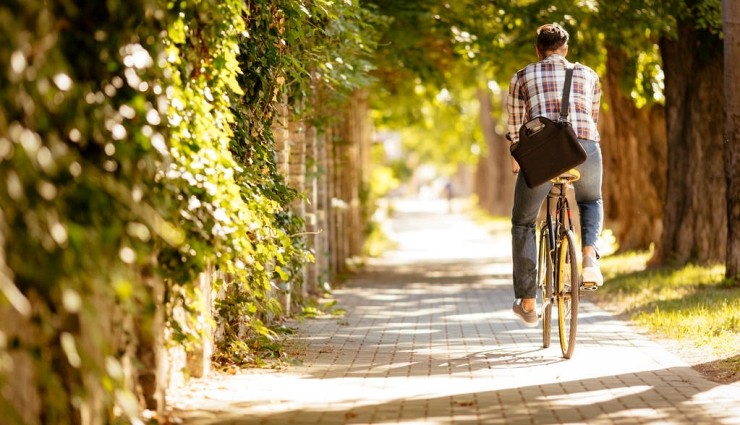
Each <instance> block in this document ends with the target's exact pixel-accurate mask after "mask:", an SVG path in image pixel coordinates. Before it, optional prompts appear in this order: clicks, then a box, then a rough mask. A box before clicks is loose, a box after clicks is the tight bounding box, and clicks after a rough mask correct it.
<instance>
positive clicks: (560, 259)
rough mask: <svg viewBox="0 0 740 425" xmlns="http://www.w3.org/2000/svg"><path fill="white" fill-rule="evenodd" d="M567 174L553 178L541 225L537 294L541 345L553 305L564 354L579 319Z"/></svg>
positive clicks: (570, 350) (570, 351) (570, 352)
mask: <svg viewBox="0 0 740 425" xmlns="http://www.w3.org/2000/svg"><path fill="white" fill-rule="evenodd" d="M576 178H577V177H576ZM571 180H572V177H570V176H561V177H560V178H558V179H556V180H553V187H552V188H551V190H550V192H549V193H548V194H547V203H546V206H547V209H546V216H545V220H544V222H543V224H542V225H541V227H540V246H539V249H538V250H539V254H538V260H537V261H538V264H537V266H538V278H537V287H538V293H539V294H540V296H541V299H542V307H541V308H542V310H541V317H542V346H543V347H544V348H547V347H549V346H550V336H551V326H552V306H553V305H555V306H556V307H557V312H558V331H559V335H560V347H561V349H562V351H563V357H565V358H570V357H571V356H572V355H573V350H574V347H575V338H576V328H577V320H578V299H579V298H580V297H579V291H580V282H579V279H578V276H579V274H578V266H577V264H576V263H577V260H576V253H575V247H574V243H575V242H574V240H575V237H574V231H573V221H572V217H571V211H570V205H569V203H568V198H567V196H566V191H567V185H568V182H569V181H571Z"/></svg>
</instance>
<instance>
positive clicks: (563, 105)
mask: <svg viewBox="0 0 740 425" xmlns="http://www.w3.org/2000/svg"><path fill="white" fill-rule="evenodd" d="M572 80H573V68H572V67H569V68H566V69H565V85H564V86H563V98H562V99H561V100H560V121H567V120H568V107H569V106H570V105H569V101H570V86H571V81H572Z"/></svg>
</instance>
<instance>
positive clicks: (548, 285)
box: [537, 226, 553, 348]
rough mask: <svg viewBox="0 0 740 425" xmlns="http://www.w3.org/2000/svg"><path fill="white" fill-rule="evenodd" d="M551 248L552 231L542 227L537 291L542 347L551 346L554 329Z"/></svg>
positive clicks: (538, 257)
mask: <svg viewBox="0 0 740 425" xmlns="http://www.w3.org/2000/svg"><path fill="white" fill-rule="evenodd" d="M551 252H552V250H551V249H550V232H549V230H548V229H547V226H542V228H541V229H540V244H539V253H538V256H537V293H538V294H539V296H540V306H541V307H540V309H541V310H540V316H541V317H540V318H541V319H542V347H543V348H547V347H549V346H550V333H551V332H550V331H551V329H552V304H551V303H550V300H552V288H553V283H552V282H553V275H552V260H551V258H552V257H551Z"/></svg>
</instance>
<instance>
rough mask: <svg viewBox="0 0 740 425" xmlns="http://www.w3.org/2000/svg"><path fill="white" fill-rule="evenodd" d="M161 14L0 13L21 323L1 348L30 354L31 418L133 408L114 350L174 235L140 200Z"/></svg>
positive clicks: (159, 93) (7, 237)
mask: <svg viewBox="0 0 740 425" xmlns="http://www.w3.org/2000/svg"><path fill="white" fill-rule="evenodd" d="M162 16H163V14H162V11H161V10H159V9H158V8H157V7H156V4H155V3H154V2H152V1H147V0H141V1H139V0H133V1H125V2H123V1H108V2H80V3H79V4H75V3H71V2H61V1H35V0H24V1H22V2H18V1H10V2H9V3H8V2H6V3H5V4H4V5H3V6H2V7H1V8H0V28H1V29H0V40H2V44H0V64H2V66H0V68H2V69H3V72H2V73H0V87H2V88H3V89H2V91H0V152H2V154H1V155H0V181H2V182H4V184H3V185H2V186H0V203H1V204H2V205H3V209H2V217H1V218H2V221H1V222H0V229H1V230H0V232H1V234H2V236H3V238H4V244H5V247H6V248H8V247H12V248H10V249H6V250H5V260H6V261H7V265H8V268H9V270H10V271H11V272H12V277H14V284H15V287H16V288H17V290H18V291H19V292H15V291H14V290H13V289H12V284H10V286H8V284H6V283H3V285H2V286H3V287H4V288H5V289H4V290H3V294H4V297H3V298H4V299H6V300H10V301H12V304H13V306H14V308H15V310H16V311H17V312H18V313H19V314H20V315H21V316H23V317H25V318H27V319H28V320H27V321H25V320H24V321H23V322H22V323H18V325H19V326H18V327H17V328H15V329H16V330H14V331H11V333H10V335H7V336H8V337H9V338H10V339H11V341H10V343H9V345H8V346H9V347H12V349H13V350H17V352H19V353H22V352H26V353H30V354H31V357H30V360H31V364H32V367H33V369H34V371H35V374H34V378H33V379H34V382H33V384H34V385H35V386H36V387H37V388H39V389H41V390H42V391H41V392H40V393H39V395H40V397H41V400H40V402H41V404H42V406H43V409H42V412H41V415H42V416H41V418H39V420H40V421H41V422H43V423H56V424H64V423H72V422H76V421H77V419H75V418H77V417H78V415H79V414H80V412H81V411H82V410H84V409H95V410H96V411H98V412H99V414H101V415H103V416H105V417H107V418H108V419H107V420H108V421H115V420H119V419H122V418H127V417H128V418H133V417H136V416H137V415H138V407H137V405H136V402H134V403H133V404H132V403H130V401H131V400H135V397H134V396H133V394H132V393H131V392H129V388H128V387H127V386H126V385H125V384H124V382H125V381H126V380H127V379H128V377H126V376H125V375H124V372H123V367H122V364H121V363H120V361H119V360H120V359H119V357H118V354H117V353H119V351H120V350H125V349H126V347H125V345H124V341H127V340H135V339H136V335H135V334H134V333H133V326H132V318H134V317H138V316H139V315H143V316H146V315H147V314H150V312H151V307H152V298H151V294H150V292H149V288H148V287H147V286H146V285H142V284H141V280H142V273H145V272H146V271H147V270H151V269H152V268H153V267H155V261H154V254H155V252H156V250H155V246H157V245H159V246H171V245H177V244H178V243H180V242H181V241H182V237H183V236H182V232H181V231H180V230H179V229H177V228H176V227H175V226H173V225H172V224H171V223H170V222H169V220H168V219H167V218H166V217H167V216H168V211H169V210H168V209H167V208H166V206H163V205H160V204H158V203H157V202H156V200H155V199H154V197H153V196H152V195H153V194H155V193H156V192H157V190H158V184H157V179H156V178H155V176H156V174H157V172H158V170H159V169H160V166H161V164H162V163H163V162H164V161H165V160H166V156H167V155H166V150H165V149H163V141H164V140H165V139H166V138H167V129H166V128H165V127H164V126H163V125H162V124H163V123H162V121H163V119H162V118H161V115H162V114H163V113H164V112H166V111H165V110H164V107H165V105H166V101H165V99H164V97H163V92H164V87H163V74H162V72H161V69H159V68H158V67H157V66H156V64H157V62H158V61H159V60H160V58H161V56H160V53H161V45H160V44H159V43H158V39H159V35H160V32H161V30H162V23H161V21H160V19H161V17H162ZM5 273H6V272H5ZM19 294H22V295H19ZM24 300H28V301H30V304H28V303H27V302H24ZM119 319H120V320H119ZM141 322H146V319H142V321H141ZM141 322H140V324H141V325H142V326H144V325H145V324H144V323H141ZM13 332H19V333H18V334H14V333H13ZM4 336H5V335H4ZM93 400H97V402H95V401H93ZM95 403H98V404H97V405H95ZM114 406H115V409H114ZM7 408H8V406H4V409H3V410H5V409H7ZM101 408H102V410H98V409H101ZM3 417H8V416H5V413H3ZM10 417H12V415H11V416H10Z"/></svg>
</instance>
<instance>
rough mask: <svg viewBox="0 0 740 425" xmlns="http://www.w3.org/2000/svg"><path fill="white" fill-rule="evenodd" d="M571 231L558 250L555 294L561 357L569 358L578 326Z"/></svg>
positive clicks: (562, 240) (576, 288)
mask: <svg viewBox="0 0 740 425" xmlns="http://www.w3.org/2000/svg"><path fill="white" fill-rule="evenodd" d="M574 241H575V237H574V236H573V231H571V230H568V231H567V232H564V233H563V235H562V238H561V240H560V247H559V252H558V260H557V261H558V269H557V274H556V279H557V287H556V289H555V291H556V292H555V296H556V298H557V302H558V331H559V332H560V348H561V349H562V351H563V357H565V358H566V359H569V358H570V357H571V356H572V355H573V350H574V349H575V347H576V329H577V327H578V301H579V286H580V285H579V282H578V259H577V257H576V248H575V243H574Z"/></svg>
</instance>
